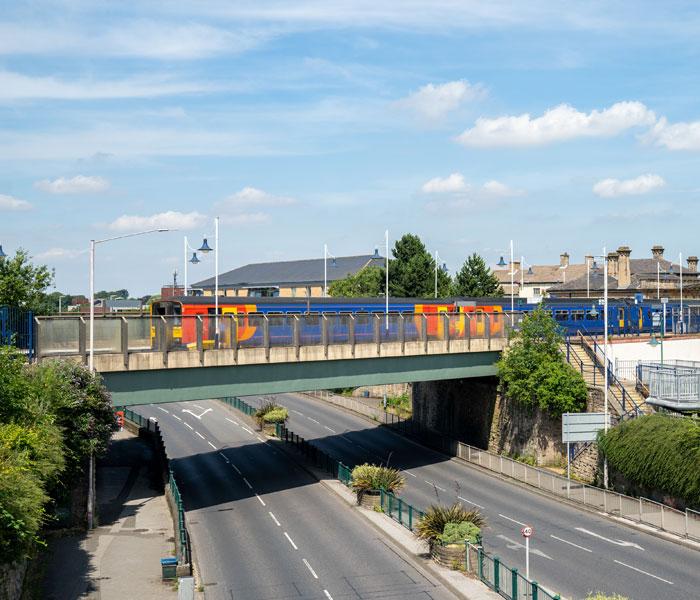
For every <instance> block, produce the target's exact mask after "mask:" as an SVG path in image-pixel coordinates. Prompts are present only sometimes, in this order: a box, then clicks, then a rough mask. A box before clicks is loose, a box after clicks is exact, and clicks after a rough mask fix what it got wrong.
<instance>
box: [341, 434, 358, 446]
mask: <svg viewBox="0 0 700 600" xmlns="http://www.w3.org/2000/svg"><path fill="white" fill-rule="evenodd" d="M340 439H341V440H345V441H346V442H347V443H348V444H352V445H353V446H354V445H355V442H353V441H352V440H351V439H349V438H346V437H345V436H344V435H341V436H340Z"/></svg>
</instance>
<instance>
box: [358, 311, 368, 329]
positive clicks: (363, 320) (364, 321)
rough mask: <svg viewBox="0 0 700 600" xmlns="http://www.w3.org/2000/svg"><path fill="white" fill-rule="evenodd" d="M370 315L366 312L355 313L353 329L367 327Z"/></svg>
mask: <svg viewBox="0 0 700 600" xmlns="http://www.w3.org/2000/svg"><path fill="white" fill-rule="evenodd" d="M369 322H370V315H369V313H366V312H357V313H355V327H366V326H367V325H369Z"/></svg>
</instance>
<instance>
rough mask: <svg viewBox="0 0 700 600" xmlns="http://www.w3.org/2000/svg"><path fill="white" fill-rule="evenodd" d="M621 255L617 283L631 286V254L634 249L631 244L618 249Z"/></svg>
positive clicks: (619, 285) (620, 285)
mask: <svg viewBox="0 0 700 600" xmlns="http://www.w3.org/2000/svg"><path fill="white" fill-rule="evenodd" d="M617 253H618V255H619V257H620V258H619V259H618V266H617V285H618V287H621V288H627V287H629V285H630V283H631V282H632V271H631V269H630V254H632V250H631V249H630V247H629V246H620V247H619V248H618V249H617Z"/></svg>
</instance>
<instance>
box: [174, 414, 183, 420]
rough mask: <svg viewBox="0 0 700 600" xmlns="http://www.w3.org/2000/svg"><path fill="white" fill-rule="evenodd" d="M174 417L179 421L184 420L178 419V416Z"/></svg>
mask: <svg viewBox="0 0 700 600" xmlns="http://www.w3.org/2000/svg"><path fill="white" fill-rule="evenodd" d="M173 417H175V418H176V419H177V420H178V421H182V419H181V418H180V417H178V416H177V415H173Z"/></svg>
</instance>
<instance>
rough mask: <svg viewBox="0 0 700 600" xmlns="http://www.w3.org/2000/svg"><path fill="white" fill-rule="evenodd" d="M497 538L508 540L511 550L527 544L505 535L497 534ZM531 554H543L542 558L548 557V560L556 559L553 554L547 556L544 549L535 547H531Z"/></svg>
mask: <svg viewBox="0 0 700 600" xmlns="http://www.w3.org/2000/svg"><path fill="white" fill-rule="evenodd" d="M496 537H497V538H501V539H502V540H504V541H505V542H508V548H510V549H511V550H517V549H518V548H524V547H525V545H524V544H521V543H520V542H516V541H515V540H511V539H510V538H508V537H506V536H505V535H497V536H496ZM530 554H536V555H537V556H541V557H542V558H546V559H547V560H554V559H553V558H552V557H551V556H547V555H546V554H545V553H544V552H542V550H537V548H535V549H533V548H530Z"/></svg>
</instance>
